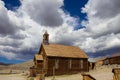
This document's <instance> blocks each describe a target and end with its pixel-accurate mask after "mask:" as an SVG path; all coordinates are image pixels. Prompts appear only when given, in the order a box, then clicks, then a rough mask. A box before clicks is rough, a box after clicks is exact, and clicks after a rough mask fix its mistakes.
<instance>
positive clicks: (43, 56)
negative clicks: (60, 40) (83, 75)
mask: <svg viewBox="0 0 120 80" xmlns="http://www.w3.org/2000/svg"><path fill="white" fill-rule="evenodd" d="M33 67H34V71H32V69H33ZM33 67H32V68H31V72H34V74H42V73H43V74H45V75H53V73H54V74H55V75H60V74H70V73H77V72H84V71H88V56H87V55H86V54H85V52H83V51H82V50H81V49H80V48H79V47H75V46H67V45H61V44H50V43H49V34H48V33H47V32H45V34H44V35H43V43H42V44H41V47H40V50H39V53H38V54H36V55H35V56H34V66H33Z"/></svg>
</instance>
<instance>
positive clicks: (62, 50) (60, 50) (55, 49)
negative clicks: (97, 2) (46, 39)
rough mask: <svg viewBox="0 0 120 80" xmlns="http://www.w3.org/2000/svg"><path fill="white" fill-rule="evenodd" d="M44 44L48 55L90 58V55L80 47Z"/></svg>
mask: <svg viewBox="0 0 120 80" xmlns="http://www.w3.org/2000/svg"><path fill="white" fill-rule="evenodd" d="M42 45H43V48H44V50H45V52H46V55H47V56H52V57H68V58H88V56H87V55H86V54H85V52H83V51H82V50H81V49H80V48H79V47H76V46H66V45H60V44H49V45H44V44H42Z"/></svg>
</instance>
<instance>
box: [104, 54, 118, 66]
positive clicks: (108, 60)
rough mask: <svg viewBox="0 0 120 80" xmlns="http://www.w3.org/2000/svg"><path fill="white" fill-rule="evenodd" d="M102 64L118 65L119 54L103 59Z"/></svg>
mask: <svg viewBox="0 0 120 80" xmlns="http://www.w3.org/2000/svg"><path fill="white" fill-rule="evenodd" d="M103 64H105V65H108V64H120V53H117V54H114V55H112V56H110V57H107V58H106V59H104V61H103Z"/></svg>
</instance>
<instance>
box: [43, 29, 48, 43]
mask: <svg viewBox="0 0 120 80" xmlns="http://www.w3.org/2000/svg"><path fill="white" fill-rule="evenodd" d="M43 44H46V45H48V44H49V34H48V33H47V31H46V32H45V33H44V34H43Z"/></svg>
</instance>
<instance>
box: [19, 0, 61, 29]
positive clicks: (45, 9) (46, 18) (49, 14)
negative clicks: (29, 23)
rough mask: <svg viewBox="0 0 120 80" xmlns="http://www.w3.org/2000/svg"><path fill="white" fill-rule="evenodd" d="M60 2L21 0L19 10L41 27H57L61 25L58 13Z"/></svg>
mask: <svg viewBox="0 0 120 80" xmlns="http://www.w3.org/2000/svg"><path fill="white" fill-rule="evenodd" d="M62 5H63V1H62V0H52V1H51V0H37V1H34V0H29V1H26V0H23V1H22V6H21V10H22V11H24V12H25V13H27V14H28V15H29V16H30V17H31V18H32V19H33V20H35V21H36V22H37V23H39V24H40V25H43V26H48V27H58V26H61V25H62V23H63V19H62V17H61V15H62V14H61V13H60V7H61V6H62Z"/></svg>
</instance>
